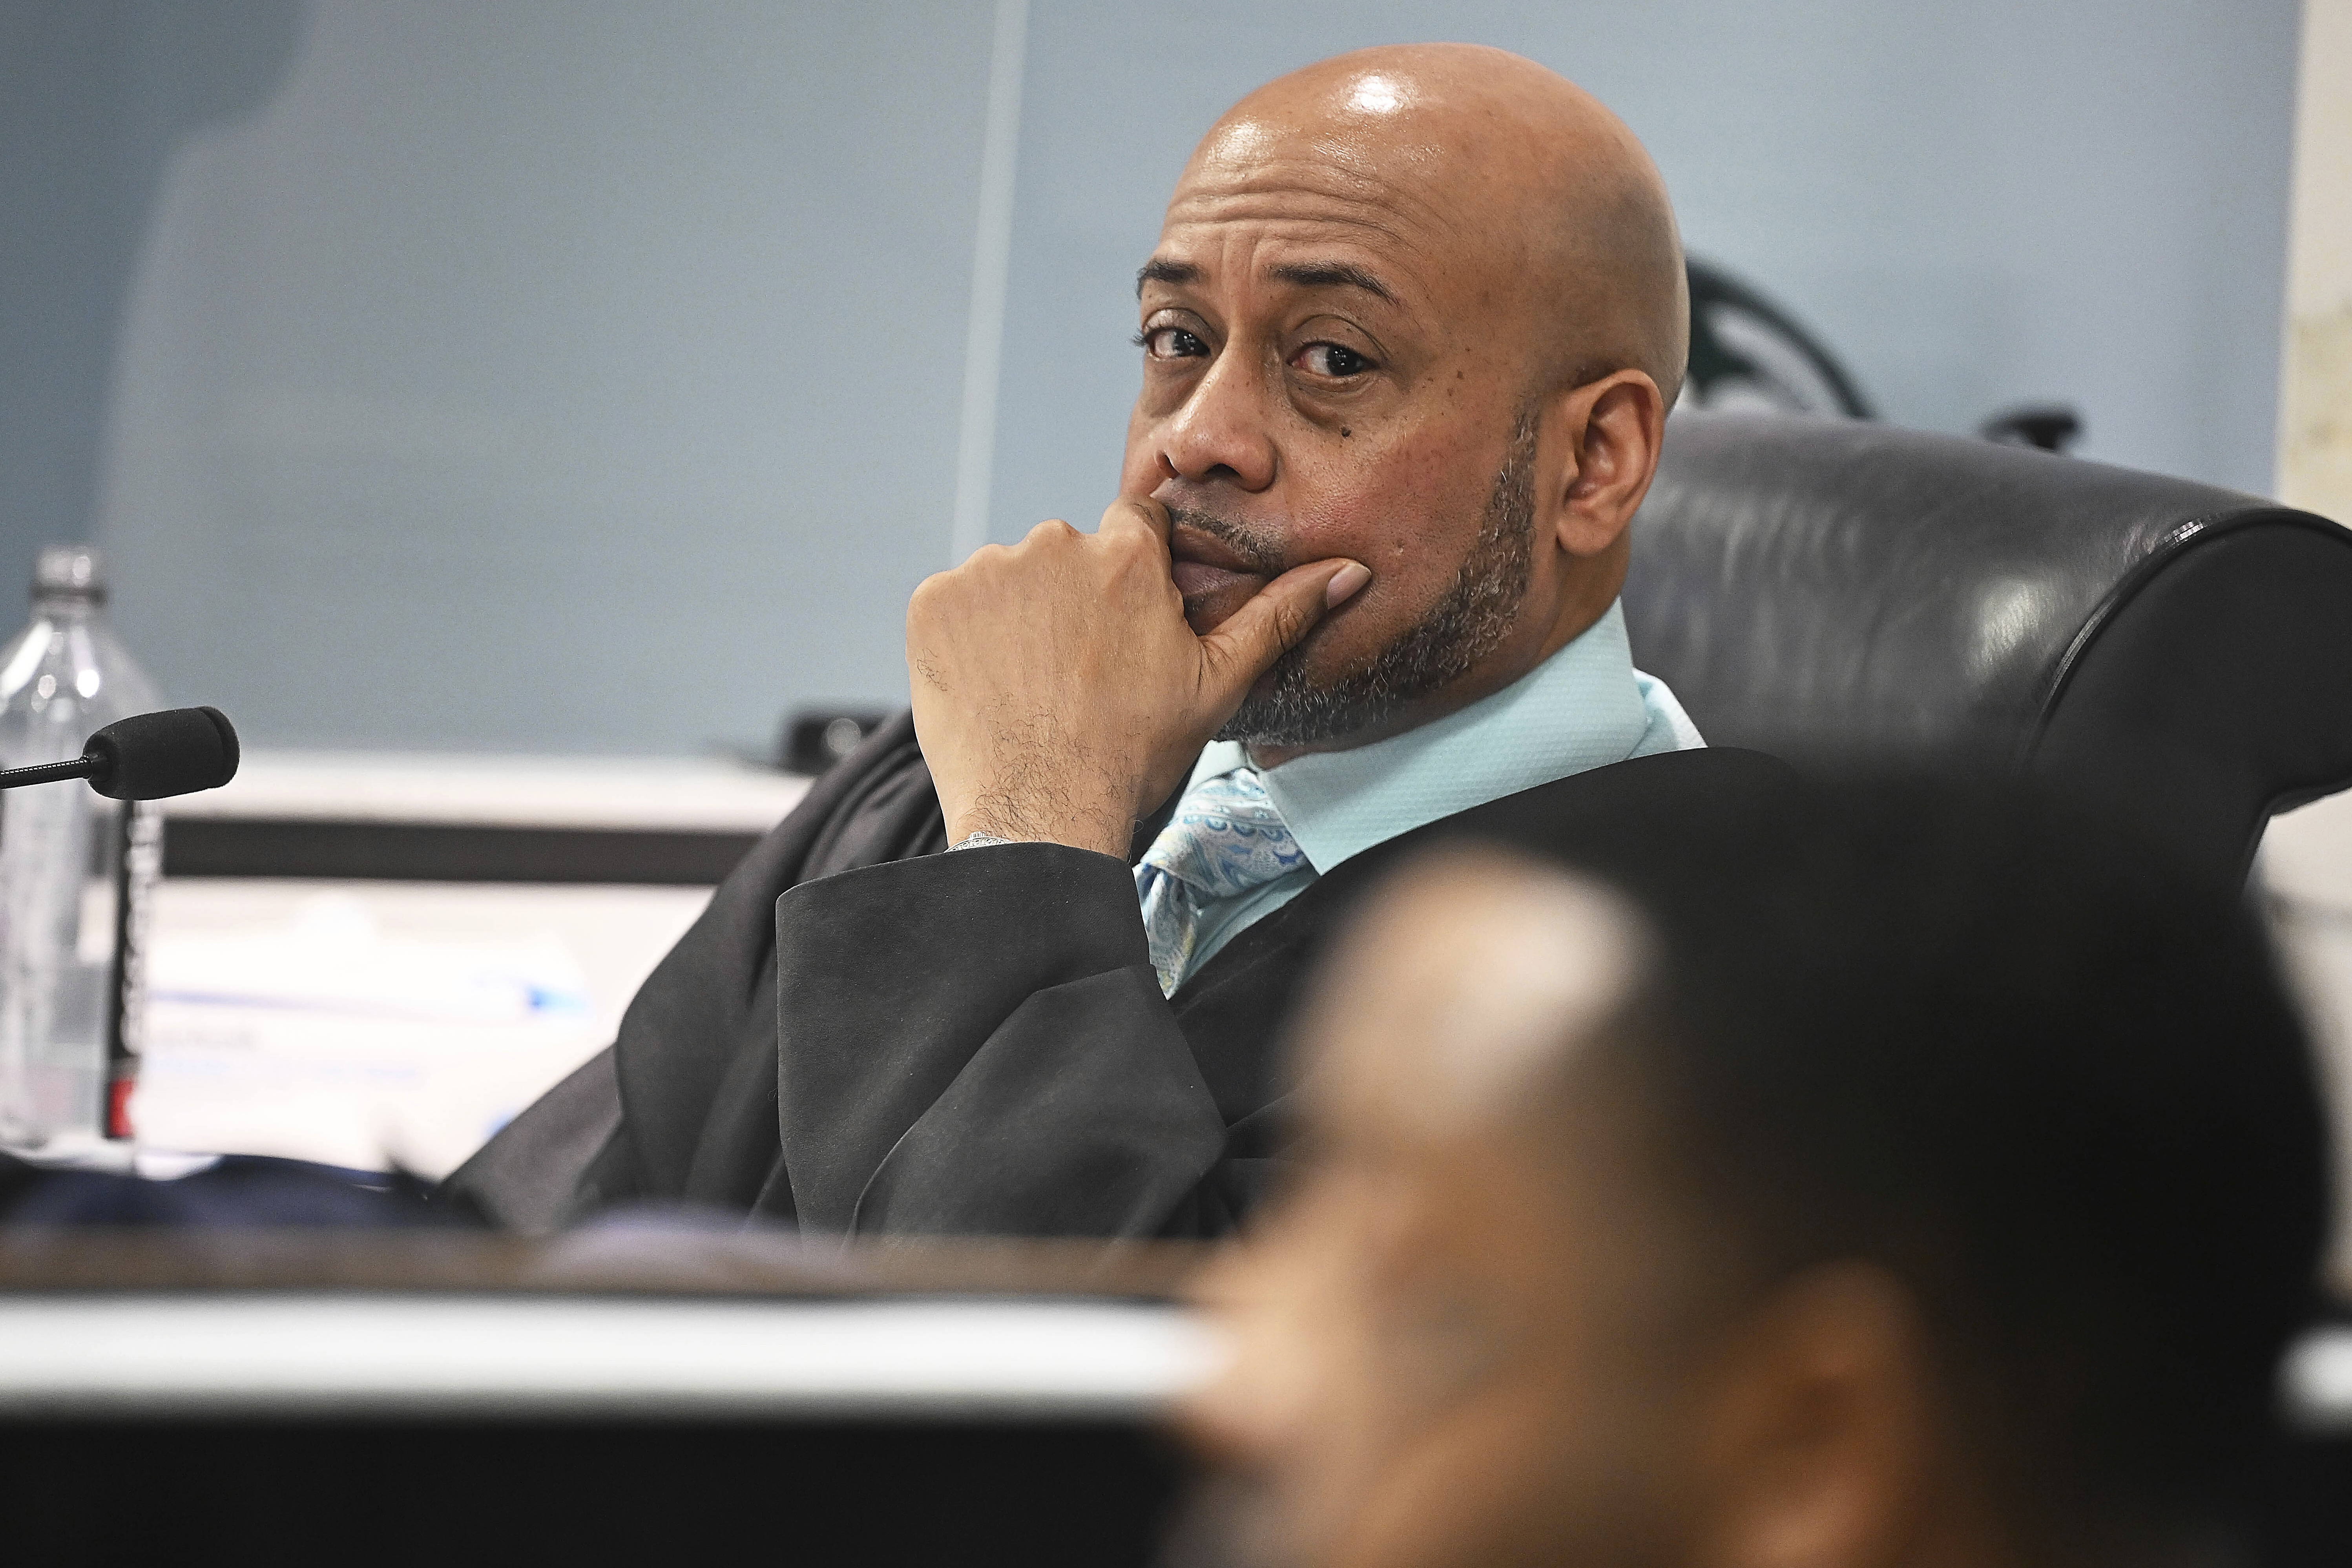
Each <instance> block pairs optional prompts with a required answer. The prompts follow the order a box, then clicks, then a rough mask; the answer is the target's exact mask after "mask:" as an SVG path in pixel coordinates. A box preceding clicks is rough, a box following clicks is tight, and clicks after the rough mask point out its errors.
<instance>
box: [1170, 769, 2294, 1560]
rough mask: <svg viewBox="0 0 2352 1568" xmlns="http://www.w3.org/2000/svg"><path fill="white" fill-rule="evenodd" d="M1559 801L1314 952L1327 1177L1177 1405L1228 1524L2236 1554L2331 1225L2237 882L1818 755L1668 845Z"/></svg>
mask: <svg viewBox="0 0 2352 1568" xmlns="http://www.w3.org/2000/svg"><path fill="white" fill-rule="evenodd" d="M1619 826H1620V827H1621V828H1622V824H1621V825H1619ZM1543 831H1545V830H1543V829H1540V828H1538V827H1536V826H1532V825H1531V826H1530V838H1531V840H1533V845H1532V847H1533V848H1535V849H1536V851H1537V852H1535V853H1530V852H1529V849H1530V846H1524V845H1523V846H1521V847H1516V848H1511V849H1504V848H1498V847H1468V846H1464V847H1454V848H1450V849H1445V850H1442V851H1439V852H1437V853H1436V854H1434V855H1432V856H1429V857H1427V858H1423V860H1422V861H1421V862H1419V863H1418V864H1417V865H1415V866H1413V867H1412V868H1410V869H1408V870H1407V871H1406V872H1404V873H1403V874H1402V876H1401V877H1400V878H1399V879H1397V880H1396V881H1395V882H1394V883H1392V884H1391V887H1390V889H1388V890H1387V891H1386V893H1385V895H1384V896H1383V897H1382V898H1381V900H1379V901H1378V902H1377V903H1376V904H1375V905H1374V906H1373V908H1372V909H1371V910H1370V911H1369V912H1368V913H1367V915H1366V916H1365V917H1364V918H1363V919H1362V920H1361V921H1360V922H1359V924H1358V926H1357V928H1356V929H1355V930H1354V931H1353V932H1352V933H1351V935H1350V936H1349V939H1348V941H1347V942H1346V943H1345V944H1344V946H1343V948H1342V949H1341V950H1340V951H1339V952H1338V953H1337V954H1336V955H1335V958H1334V961H1333V963H1331V965H1330V967H1329V968H1328V971H1327V973H1326V975H1325V977H1324V980H1323V984H1322V986H1321V990H1320V992H1319V994H1318V1000H1317V1003H1316V1005H1315V1006H1314V1008H1313V1010H1312V1012H1311V1014H1310V1015H1309V1016H1308V1019H1307V1024H1306V1026H1305V1028H1304V1037H1303V1040H1302V1045H1303V1048H1304V1059H1303V1061H1302V1063H1301V1067H1302V1069H1303V1076H1302V1079H1301V1089H1300V1090H1299V1099H1300V1101H1301V1103H1302V1106H1303V1114H1304V1116H1305V1119H1306V1121H1307V1140H1306V1145H1305V1146H1306V1148H1307V1151H1308V1152H1307V1155H1306V1163H1305V1164H1304V1167H1303V1169H1302V1170H1301V1172H1300V1173H1298V1175H1297V1177H1296V1178H1295V1179H1294V1180H1293V1182H1292V1184H1291V1185H1290V1187H1289V1189H1288V1191H1287V1194H1286V1197H1285V1198H1284V1199H1283V1200H1281V1201H1280V1203H1278V1205H1276V1207H1275V1209H1274V1210H1273V1211H1272V1213H1271V1215H1270V1216H1269V1218H1268V1220H1267V1222H1266V1223H1265V1225H1264V1226H1263V1227H1262V1228H1261V1229H1260V1231H1259V1232H1258V1233H1257V1234H1256V1235H1255V1237H1253V1238H1252V1239H1251V1240H1250V1241H1248V1242H1246V1243H1244V1245H1243V1246H1242V1247H1240V1248H1239V1249H1237V1250H1236V1251H1235V1252H1234V1253H1233V1254H1231V1255H1230V1256H1229V1257H1228V1258H1226V1260H1225V1261H1224V1262H1223V1264H1222V1265H1221V1266H1219V1268H1217V1269H1216V1270H1215V1271H1214V1274H1213V1279H1212V1280H1211V1282H1210V1283H1209V1284H1208V1285H1207V1286H1206V1287H1205V1289H1206V1293H1207V1294H1208V1296H1209V1297H1210V1299H1211V1300H1212V1301H1213V1303H1214V1304H1215V1305H1216V1306H1217V1308H1218V1310H1221V1311H1223V1313H1224V1314H1225V1315H1226V1316H1227V1318H1228V1321H1229V1322H1230V1324H1231V1326H1232V1328H1233V1329H1234V1332H1235V1334H1236V1336H1237V1340H1238V1344H1239V1355H1238V1359H1237V1361H1236V1363H1235V1364H1234V1367H1233V1368H1232V1370H1231V1371H1230V1373H1228V1374H1227V1375H1226V1376H1225V1377H1224V1378H1223V1380H1222V1381H1221V1382H1220V1383H1219V1384H1217V1385H1216V1386H1214V1387H1213V1388H1212V1389H1210V1390H1208V1391H1206V1392H1205V1393H1204V1394H1202V1395H1200V1396H1199V1397H1198V1398H1196V1400H1195V1401H1194V1402H1193V1403H1192V1406H1191V1407H1190V1409H1189V1410H1188V1411H1187V1413H1186V1417H1185V1424H1186V1426H1187V1428H1188V1431H1189V1432H1190V1434H1191V1435H1192V1436H1193V1438H1194V1439H1195V1441H1196V1442H1197V1444H1198V1445H1199V1446H1200V1447H1202V1450H1203V1451H1204V1452H1205V1453H1207V1454H1208V1455H1209V1457H1210V1458H1212V1460H1213V1462H1214V1464H1215V1468H1216V1471H1217V1474H1218V1478H1219V1479H1217V1480H1215V1481H1214V1482H1213V1483H1212V1485H1211V1487H1210V1488H1209V1489H1208V1490H1207V1491H1206V1492H1205V1494H1204V1500H1203V1504H1202V1508H1201V1510H1199V1512H1198V1515H1197V1517H1196V1518H1195V1519H1194V1520H1193V1521H1192V1525H1191V1526H1190V1527H1189V1529H1190V1530H1191V1531H1192V1534H1193V1536H1194V1539H1195V1543H1196V1544H1198V1543H1202V1542H1214V1543H1215V1546H1214V1551H1216V1552H1223V1553H1230V1554H1231V1555H1232V1556H1234V1557H1236V1558H1238V1559H1239V1560H1241V1561H1245V1562H1265V1563H1346V1564H1349V1565H1350V1568H1375V1565H1380V1564H1391V1563H1393V1564H1436V1563H1463V1564H1471V1563H1476V1564H1481V1565H1486V1568H1500V1565H1503V1564H1510V1563H1579V1564H1583V1565H1589V1568H1610V1565H1612V1564H1628V1565H1632V1564H1643V1565H1648V1564H1656V1565H1684V1564H1687V1565H1692V1568H1896V1565H1917V1568H1945V1565H1949V1568H1962V1565H1977V1564H1990V1563H2001V1564H2009V1563H2021V1564H2022V1563H2069V1564H2071V1563H2086V1564H2087V1563H2126V1562H2128V1563H2135V1564H2141V1565H2145V1564H2154V1563H2176V1562H2179V1563H2188V1562H2200V1563H2202V1562H2208V1561H2211V1560H2213V1556H2214V1554H2215V1553H2216V1552H2223V1551H2226V1549H2227V1544H2228V1542H2230V1540H2231V1529H2232V1526H2233V1525H2234V1523H2235V1522H2236V1521H2237V1519H2238V1517H2239V1511H2238V1510H2239V1506H2240V1503H2241V1500H2242V1494H2243V1489H2244V1487H2245V1485H2246V1484H2247V1482H2248V1481H2249V1479H2250V1476H2251V1474H2252V1472H2253V1471H2255V1470H2257V1469H2258V1468H2260V1466H2261V1465H2262V1464H2263V1460H2264V1459H2265V1458H2266V1457H2267V1455H2268V1452H2269V1450H2270V1447H2271V1442H2272V1435H2271V1427H2272V1421H2273V1416H2272V1411H2273V1386H2274V1377H2275V1368H2276V1364H2277V1362H2278V1359H2279V1355H2280V1352H2281V1350H2282V1347H2283V1345H2284V1342H2285V1340H2286V1338H2287V1337H2288V1336H2289V1334H2290V1333H2291V1332H2292V1331H2294V1328H2295V1326H2296V1325H2297V1324H2298V1323H2299V1322H2300V1321H2301V1320H2302V1318H2303V1316H2304V1315H2305V1312H2306V1310H2308V1308H2309V1306H2310V1301H2311V1292H2312V1290H2313V1288H2314V1279H2315V1270H2316V1268H2317V1263H2318V1257H2319V1252H2320V1248H2321V1245H2322V1237H2323V1234H2324V1230H2325V1224H2326V1213H2325V1209H2326V1199H2325V1196H2324V1194H2325V1191H2326V1182H2325V1177H2326V1171H2325V1165H2326V1133H2325V1130H2324V1125H2323V1122H2322V1121H2321V1113H2320V1110H2319V1101H2318V1099H2317V1095H2316V1093H2315V1087H2314V1084H2313V1081H2312V1076H2311V1068H2310V1063H2309V1058H2308V1056H2307V1053H2306V1049H2305V1041H2304V1038H2303V1036H2302V1033H2301V1031H2300V1028H2299V1026H2298V1024H2297V1021H2296V1019H2295V1016H2294V1012H2293V1010H2292V1009H2291V1007H2290V1005H2288V1003H2287V1002H2286V1000H2285V999H2284V996H2283V994H2282V992H2281V989H2280V986H2279V984H2278V981H2277V979H2276V977H2275V975H2274V973H2273V966H2272V963H2271V959H2270V955H2269V953H2268V951H2267V949H2266V947H2265V945H2264V943H2263V940H2262V938H2261V936H2260V934H2259V932H2258V931H2256V930H2255V929H2253V927H2252V924H2251V922H2250V921H2249V920H2248V918H2247V916H2246V915H2245V913H2244V911H2243V910H2242V907H2241V905H2240V902H2239V900H2236V899H2235V898H2233V897H2232V896H2231V894H2230V893H2229V892H2227V891H2225V890H2221V889H2208V888H2204V887H2200V886H2198V885H2196V884H2194V883H2192V882H2190V881H2188V880H2186V879H2183V878H2181V877H2179V876H2178V875H2176V874H2174V873H2173V872H2172V871H2171V870H2170V869H2168V866H2167V865H2166V863H2165V862H2164V861H2163V860H2162V858H2160V857H2159V856H2157V855H2155V854H2153V853H2151V852H2149V851H2147V850H2146V849H2144V848H2143V847H2139V846H2137V845H2135V844H2126V843H2123V842H2119V841H2117V840H2116V839H2115V838H2112V837H2109V836H2108V834H2107V833H2106V832H2105V830H2104V829H2103V828H2102V827H2101V826H2100V825H2099V824H2097V823H2095V822H2090V821H2084V820H2079V819H2076V818H2074V817H2073V816H2069V815H2067V814H2065V813H2063V812H2059V811H2055V810H2053V809H2052V808H2049V807H2046V806H2042V805H2034V804H2032V803H2029V802H2024V801H2021V800H2016V799H2011V800H2006V801H1993V802H1988V801H1986V800H1985V799H1984V798H1983V797H1982V796H1981V795H1977V796H1965V795H1960V794H1958V793H1957V792H1953V791H1950V790H1939V789H1937V788H1935V787H1932V786H1927V785H1919V786H1910V785H1899V786H1894V787H1890V788H1884V789H1879V790H1874V791H1870V792H1866V793H1865V792H1861V791H1829V790H1817V789H1814V788H1811V787H1810V786H1808V787H1803V788H1800V787H1798V786H1794V785H1792V786H1791V787H1790V790H1789V792H1788V793H1787V794H1786V795H1784V796H1781V797H1780V798H1776V799H1771V800H1753V801H1746V802H1741V803H1737V804H1731V805H1727V806H1726V807H1725V808H1724V811H1723V813H1722V815H1721V816H1720V817H1719V819H1717V820H1714V821H1710V822H1705V823H1700V824H1696V825H1694V824H1691V823H1689V822H1688V821H1687V820H1686V819H1685V820H1683V821H1680V822H1678V823H1677V824H1676V825H1675V828H1674V830H1673V831H1672V832H1671V833H1668V834H1666V835H1664V837H1658V836H1651V835H1633V836H1627V837H1628V838H1629V840H1630V841H1631V842H1634V843H1638V844H1640V845H1641V846H1642V850H1641V853H1640V855H1639V856H1638V857H1635V856H1633V855H1630V854H1621V853H1620V852H1619V851H1618V850H1616V849H1615V848H1613V847H1611V846H1606V845H1598V846H1596V845H1586V846H1568V845H1561V844H1559V843H1556V842H1555V843H1549V844H1548V843H1545V842H1544V841H1543V839H1542V837H1541V834H1542V833H1543ZM1661 844H1667V845H1670V846H1671V847H1669V848H1666V849H1664V850H1661V849H1660V848H1659V846H1660V845H1661ZM1571 867H1572V868H1571Z"/></svg>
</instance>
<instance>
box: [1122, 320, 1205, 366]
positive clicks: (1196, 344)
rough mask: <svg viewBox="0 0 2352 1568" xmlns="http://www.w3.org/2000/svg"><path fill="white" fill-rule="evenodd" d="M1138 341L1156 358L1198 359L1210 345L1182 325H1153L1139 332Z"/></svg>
mask: <svg viewBox="0 0 2352 1568" xmlns="http://www.w3.org/2000/svg"><path fill="white" fill-rule="evenodd" d="M1136 342H1139V343H1141V344H1142V345H1143V352H1144V353H1148V354H1150V356H1151V357H1152V358H1154V359H1198V358H1200V357H1201V356H1202V355H1203V354H1206V353H1208V352H1209V345H1208V344H1206V343H1204V342H1202V341H1201V340H1200V338H1199V336H1198V335H1197V334H1195V333H1192V332H1188V331H1185V330H1184V329H1183V328H1181V327H1153V328H1152V329H1150V331H1146V332H1143V333H1141V334H1139V336H1138V337H1137V338H1136Z"/></svg>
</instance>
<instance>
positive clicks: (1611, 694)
mask: <svg viewBox="0 0 2352 1568" xmlns="http://www.w3.org/2000/svg"><path fill="white" fill-rule="evenodd" d="M1703 743H1704V742H1701V741H1700V740H1699V738H1698V731H1696V729H1695V728H1694V727H1693V726H1692V725H1691V722H1690V720H1689V719H1688V718H1687V717H1685V715H1684V713H1683V711H1682V708H1681V706H1680V705H1679V704H1678V703H1676V702H1675V698H1674V693H1672V692H1671V691H1669V690H1667V689H1666V687H1665V683H1664V682H1663V681H1659V680H1655V679H1652V678H1650V677H1647V676H1642V675H1639V673H1638V672H1637V671H1636V670H1635V669H1634V668H1633V650H1632V649H1631V648H1630V647H1628V646H1627V644H1626V641H1625V613H1624V609H1623V606H1622V605H1615V604H1612V605H1610V606H1609V609H1608V611H1607V613H1606V614H1604V615H1602V616H1601V618H1600V619H1599V620H1597V621H1595V622H1594V623H1593V624H1592V625H1591V626H1589V627H1588V628H1586V629H1585V631H1584V632H1583V633H1582V634H1580V636H1579V637H1577V638H1576V639H1575V640H1574V641H1573V642H1570V644H1569V645H1568V646H1567V647H1563V648H1561V649H1560V650H1559V652H1558V653H1555V654H1553V655H1552V656H1551V657H1550V658H1548V659H1546V660H1544V662H1543V663H1541V664H1539V665H1538V666H1537V667H1536V668H1534V669H1531V670H1529V671H1528V673H1527V674H1525V675H1523V676H1521V677H1520V678H1519V679H1517V680H1515V681H1513V682H1512V683H1511V684H1510V685H1508V686H1506V687H1505V688H1503V689H1501V690H1500V691H1497V692H1495V693H1493V694H1492V695H1491V696H1487V697H1483V698H1481V699H1479V700H1477V701H1475V702H1473V703H1472V704H1470V706H1468V707H1467V708H1464V709H1462V710H1458V711H1456V712H1453V713H1449V714H1447V715H1446V716H1445V717H1444V718H1443V719H1438V720H1435V721H1432V722H1430V723H1427V724H1423V725H1422V726H1421V727H1420V728H1419V729H1416V730H1408V731H1405V732H1404V733H1403V734H1402V735H1392V736H1391V737H1390V738H1389V739H1387V740H1385V741H1378V742H1373V743H1372V744H1371V745H1369V746H1359V747H1357V748H1356V749H1355V750H1353V751H1347V752H1309V753H1308V754H1307V755H1306V756H1303V757H1294V758H1292V759H1291V760H1290V761H1289V762H1286V763H1283V764H1282V765H1281V766H1280V767H1277V768H1269V769H1267V770H1266V771H1265V773H1263V774H1261V775H1260V776H1261V777H1263V778H1264V779H1265V792H1266V795H1267V796H1268V797H1269V798H1271V799H1272V800H1273V802H1274V805H1275V807H1276V809H1277V810H1278V811H1280V812H1281V813H1282V819H1283V821H1284V822H1285V823H1286V824H1288V825H1289V827H1290V831H1291V835H1292V837H1295V838H1297V841H1298V847H1300V848H1302V849H1304V850H1305V851H1306V852H1307V861H1308V862H1309V863H1310V864H1311V865H1313V866H1314V868H1316V869H1317V870H1318V872H1320V871H1328V870H1330V869H1331V868H1333V867H1335V866H1337V865H1339V863H1340V862H1341V861H1343V860H1346V859H1348V858H1349V857H1351V856H1355V855H1360V854H1362V853H1363V852H1364V851H1365V850H1367V849H1369V848H1370V847H1372V846H1374V845H1376V844H1381V843H1384V842H1386V841H1387V840H1389V839H1391V838H1394V837H1397V836H1398V835H1399V834H1402V833H1409V832H1411V831H1412V829H1414V828H1416V827H1420V826H1423V825H1424V824H1427V823H1432V822H1435V821H1438V820H1440V819H1441V818H1444V817H1447V816H1454V814H1455V813H1457V812H1463V811H1467V810H1469V809H1470V808H1471V807H1472V806H1474V805H1484V804H1485V803H1486V802H1487V801H1490V800H1498V799H1500V798H1501V797H1502V796H1504V795H1516V794H1517V793H1518V792H1519V791H1520V790H1523V789H1533V788H1534V787H1535V786H1536V785H1538V784H1549V783H1550V782H1551V781H1552V780H1554V779H1559V778H1566V777H1567V776H1568V775H1569V774H1570V773H1582V772H1584V771H1585V770H1586V769H1588V768H1597V767H1601V766H1604V765H1606V764H1608V763H1621V762H1623V761H1624V760H1625V759H1626V758H1628V757H1631V756H1633V755H1635V754H1637V753H1646V752H1652V751H1672V750H1679V749H1681V748H1683V747H1685V746H1696V745H1700V744H1703ZM1248 762H1249V758H1248V756H1247V754H1246V753H1245V752H1244V750H1243V748H1242V746H1241V744H1240V742H1233V741H1213V742H1210V744H1209V745H1208V746H1207V747H1206V748H1205V749H1204V750H1203V751H1202V752H1201V760H1200V761H1199V763H1195V764H1194V766H1193V769H1192V779H1191V780H1190V782H1189V783H1188V784H1186V786H1185V787H1186V788H1188V789H1189V788H1191V787H1192V785H1193V784H1199V783H1201V782H1202V780H1203V779H1213V778H1218V777H1221V776H1223V774H1226V773H1231V772H1233V771H1234V769H1235V768H1238V767H1244V766H1246V765H1247V764H1248Z"/></svg>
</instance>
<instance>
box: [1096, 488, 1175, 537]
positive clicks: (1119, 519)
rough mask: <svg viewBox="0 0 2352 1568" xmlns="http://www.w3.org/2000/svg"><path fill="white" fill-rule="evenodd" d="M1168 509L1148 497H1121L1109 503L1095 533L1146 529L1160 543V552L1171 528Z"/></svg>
mask: <svg viewBox="0 0 2352 1568" xmlns="http://www.w3.org/2000/svg"><path fill="white" fill-rule="evenodd" d="M1173 526H1174V524H1173V523H1172V522H1171V520H1170V518H1169V516H1168V509H1167V508H1166V507H1164V506H1162V505H1160V503H1159V502H1158V501H1156V500H1152V499H1151V498H1150V496H1121V497H1119V498H1118V500H1115V501H1113V502H1111V503H1110V506H1109V508H1108V510H1106V511H1104V513H1103V514H1102V523H1101V526H1100V527H1098V528H1097V530H1096V531H1097V533H1109V532H1111V531H1114V530H1118V529H1126V528H1138V527H1140V528H1146V529H1149V530H1150V531H1151V535H1152V537H1153V538H1155V539H1157V540H1159V541H1160V548H1161V549H1162V550H1165V549H1167V548H1168V533H1169V530H1170V529H1171V527H1173Z"/></svg>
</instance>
